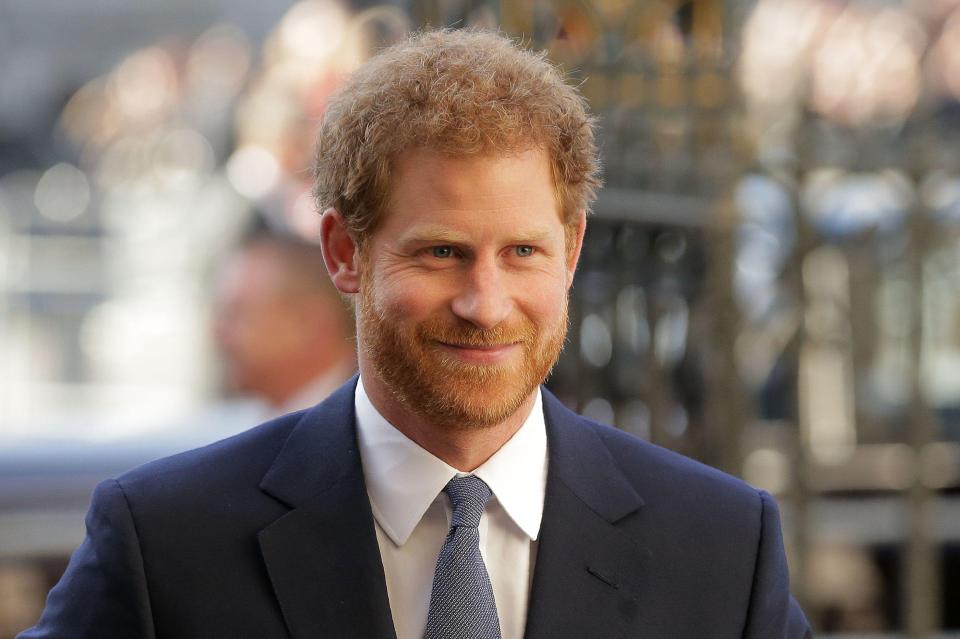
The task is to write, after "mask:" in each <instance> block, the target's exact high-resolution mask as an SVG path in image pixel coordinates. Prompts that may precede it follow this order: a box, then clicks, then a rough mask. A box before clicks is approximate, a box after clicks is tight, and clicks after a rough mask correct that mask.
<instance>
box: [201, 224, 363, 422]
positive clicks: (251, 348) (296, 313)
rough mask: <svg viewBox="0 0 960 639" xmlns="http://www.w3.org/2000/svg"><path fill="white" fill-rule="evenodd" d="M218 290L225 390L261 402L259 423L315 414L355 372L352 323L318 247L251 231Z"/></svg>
mask: <svg viewBox="0 0 960 639" xmlns="http://www.w3.org/2000/svg"><path fill="white" fill-rule="evenodd" d="M217 284H218V285H217V291H216V298H217V305H216V316H215V321H214V333H215V336H216V340H217V345H218V346H219V349H220V352H221V353H222V356H223V363H224V377H225V381H226V385H227V388H228V389H229V390H230V391H233V392H237V393H241V394H244V395H250V396H253V397H256V398H257V399H259V400H261V401H262V402H263V403H264V405H265V411H264V412H265V413H266V414H265V415H264V418H273V417H278V416H280V415H284V414H286V413H291V412H293V411H297V410H301V409H304V408H309V407H310V406H313V405H314V404H316V403H318V402H320V401H322V400H324V399H326V397H327V396H328V395H330V393H332V392H333V391H334V390H336V389H337V388H338V387H339V386H340V385H341V384H342V383H343V382H344V381H346V380H347V378H349V377H350V376H351V375H352V374H353V372H354V371H355V370H356V357H355V354H354V348H353V345H352V343H351V342H352V341H353V326H352V324H353V318H352V317H351V314H350V312H349V310H348V308H347V306H346V305H345V304H344V303H343V300H342V299H341V298H340V296H339V294H338V293H337V291H336V289H335V288H334V287H333V285H332V284H331V283H330V279H329V278H328V277H326V269H325V267H324V264H323V256H322V254H321V253H320V251H319V250H317V247H316V246H313V245H310V244H307V243H305V242H302V241H299V240H296V239H294V238H288V237H283V236H280V235H278V234H274V233H269V232H267V231H264V230H255V231H252V232H251V233H249V234H248V235H247V236H246V237H245V238H244V240H243V241H242V242H241V244H240V246H239V247H238V249H237V250H236V251H235V252H234V253H233V254H232V255H231V256H230V258H229V259H228V260H227V263H226V265H225V267H224V269H223V272H222V273H221V276H220V278H219V280H218V282H217ZM261 421H262V420H261Z"/></svg>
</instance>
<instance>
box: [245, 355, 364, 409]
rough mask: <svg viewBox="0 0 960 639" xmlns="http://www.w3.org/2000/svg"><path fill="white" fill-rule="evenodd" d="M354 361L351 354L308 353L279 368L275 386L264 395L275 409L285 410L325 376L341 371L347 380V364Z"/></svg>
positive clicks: (275, 376)
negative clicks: (308, 387)
mask: <svg viewBox="0 0 960 639" xmlns="http://www.w3.org/2000/svg"><path fill="white" fill-rule="evenodd" d="M352 360H353V354H352V353H349V352H332V351H328V352H320V351H316V352H306V353H302V354H300V357H299V361H297V362H291V363H289V364H288V365H287V366H284V367H282V368H281V367H278V368H277V370H276V373H275V375H274V376H273V377H272V381H273V386H272V388H267V389H264V390H263V395H264V397H265V398H266V400H267V402H268V403H269V404H270V405H271V406H272V407H273V408H284V407H286V405H287V403H288V402H290V401H291V400H292V399H294V398H295V397H296V396H297V395H298V394H299V393H301V392H303V390H304V389H305V388H307V386H309V385H310V384H312V383H314V382H316V381H317V380H318V379H320V378H321V377H323V376H325V375H330V374H332V373H333V372H334V371H336V370H337V369H341V370H342V371H343V373H344V380H346V377H347V375H346V373H348V372H349V369H348V368H347V366H346V362H348V361H352Z"/></svg>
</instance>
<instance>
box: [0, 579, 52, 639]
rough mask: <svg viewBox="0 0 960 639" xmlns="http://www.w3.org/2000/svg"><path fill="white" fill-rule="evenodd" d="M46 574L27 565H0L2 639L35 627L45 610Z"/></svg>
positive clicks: (0, 638) (0, 624) (0, 626)
mask: <svg viewBox="0 0 960 639" xmlns="http://www.w3.org/2000/svg"><path fill="white" fill-rule="evenodd" d="M47 587H49V586H46V585H45V583H44V578H43V572H42V571H41V570H40V569H39V568H36V567H34V566H31V565H30V564H29V563H27V562H25V561H5V562H2V563H0V639H9V638H10V637H13V636H14V635H15V634H16V633H17V632H19V631H21V630H23V629H24V628H26V627H27V626H29V625H30V624H31V623H33V622H34V621H35V620H36V618H37V615H39V614H40V611H41V610H42V609H43V594H44V592H45V591H46V589H47Z"/></svg>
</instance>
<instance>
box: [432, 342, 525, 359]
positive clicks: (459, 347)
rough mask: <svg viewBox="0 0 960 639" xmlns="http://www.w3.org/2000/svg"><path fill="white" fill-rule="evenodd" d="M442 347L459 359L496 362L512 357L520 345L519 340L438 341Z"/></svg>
mask: <svg viewBox="0 0 960 639" xmlns="http://www.w3.org/2000/svg"><path fill="white" fill-rule="evenodd" d="M437 344H439V345H440V348H442V349H443V350H445V351H447V352H448V353H451V354H453V355H454V356H455V357H456V358H458V359H464V360H466V361H470V362H473V363H476V364H496V363H499V362H501V361H504V360H505V359H506V358H508V357H510V356H511V355H512V354H513V352H514V350H515V349H516V348H517V347H519V346H520V343H519V342H506V343H504V344H457V343H451V342H437Z"/></svg>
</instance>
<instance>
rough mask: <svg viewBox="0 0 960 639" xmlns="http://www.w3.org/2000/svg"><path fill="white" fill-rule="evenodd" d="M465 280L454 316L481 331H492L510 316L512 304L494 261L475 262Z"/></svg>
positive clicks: (470, 266) (467, 272) (458, 294)
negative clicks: (491, 329)
mask: <svg viewBox="0 0 960 639" xmlns="http://www.w3.org/2000/svg"><path fill="white" fill-rule="evenodd" d="M463 277H464V281H463V282H462V284H461V287H460V290H459V292H458V293H457V295H456V296H455V297H454V298H453V303H452V304H451V309H452V311H453V314H454V315H456V316H457V317H459V318H461V319H463V320H466V321H468V322H470V323H471V324H473V325H474V326H476V327H477V328H482V329H490V328H493V327H494V326H497V325H498V324H500V322H502V321H504V320H506V319H507V318H508V317H509V316H510V312H511V311H512V310H513V302H512V300H511V297H510V293H509V290H508V288H507V282H506V281H504V277H503V274H502V273H501V272H500V267H499V266H498V265H497V263H496V258H495V257H489V258H487V257H484V258H479V257H478V258H477V259H475V260H473V261H472V262H471V263H470V264H469V265H467V267H466V268H465V269H464V276H463Z"/></svg>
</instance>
